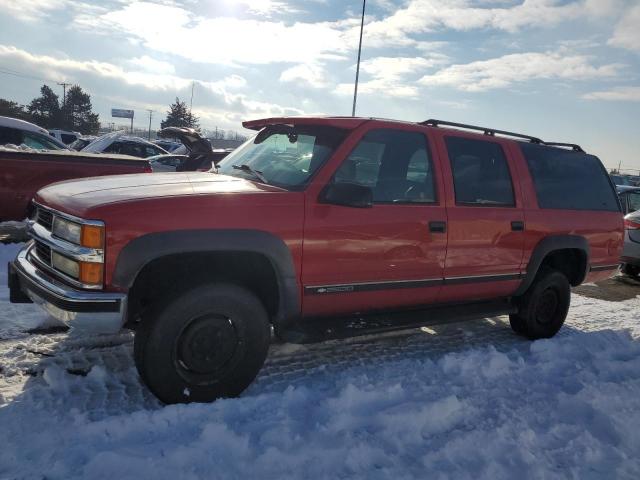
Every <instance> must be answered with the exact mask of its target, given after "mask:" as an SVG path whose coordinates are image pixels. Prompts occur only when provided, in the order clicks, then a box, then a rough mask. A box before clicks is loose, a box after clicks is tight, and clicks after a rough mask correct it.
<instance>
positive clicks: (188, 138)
mask: <svg viewBox="0 0 640 480" xmlns="http://www.w3.org/2000/svg"><path fill="white" fill-rule="evenodd" d="M158 136H159V137H161V138H177V139H178V140H180V141H181V142H182V144H183V145H184V146H185V147H187V149H188V150H189V151H190V152H191V153H192V154H193V155H207V154H209V153H211V150H213V148H212V147H211V142H209V140H207V139H206V138H204V137H202V136H201V135H200V134H199V133H198V132H197V131H196V130H194V129H193V128H187V127H166V128H163V129H162V130H160V131H159V132H158Z"/></svg>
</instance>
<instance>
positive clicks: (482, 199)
mask: <svg viewBox="0 0 640 480" xmlns="http://www.w3.org/2000/svg"><path fill="white" fill-rule="evenodd" d="M243 125H244V126H245V127H246V128H250V129H254V130H258V131H259V132H258V133H257V135H256V136H255V137H254V138H252V139H251V140H248V141H247V142H246V143H245V144H243V145H242V146H241V147H239V148H238V149H237V150H235V151H234V152H233V153H231V154H230V155H229V156H228V157H226V158H224V159H223V160H222V161H220V162H219V163H218V164H217V168H216V169H215V170H211V171H210V172H206V173H196V172H194V173H189V174H178V173H175V174H171V173H167V174H161V175H126V176H124V177H120V178H114V177H103V178H94V179H87V180H72V181H68V182H62V183H58V184H55V185H50V186H48V187H46V188H44V189H42V190H40V191H39V192H38V193H37V195H36V198H35V202H36V203H37V205H38V206H37V216H36V218H37V222H36V223H35V224H34V225H33V226H32V229H31V235H32V237H33V240H34V241H33V243H29V244H27V245H26V246H25V247H24V248H23V250H22V251H21V252H20V253H19V254H18V256H17V258H16V260H15V261H14V262H13V263H12V265H11V269H10V273H9V286H10V292H11V300H12V301H13V302H29V301H34V302H36V303H37V304H38V305H40V306H41V307H42V308H44V309H45V310H47V311H48V312H49V313H51V314H52V315H54V316H56V317H57V318H58V319H60V320H62V321H63V322H66V323H67V324H69V325H70V326H72V327H75V328H78V329H84V330H85V331H91V332H93V333H114V332H118V331H119V330H120V329H121V328H122V327H123V326H128V327H131V328H133V329H134V330H135V339H134V355H133V356H134V359H135V365H136V367H137V369H138V371H139V373H140V378H141V379H142V381H144V382H145V383H146V385H147V386H148V387H149V389H150V390H151V391H152V392H153V393H154V394H155V395H156V396H157V397H158V398H160V399H161V400H162V401H163V402H165V403H177V402H204V401H211V400H214V399H216V398H220V397H229V396H236V395H239V394H240V393H241V392H242V391H243V390H244V389H245V388H246V387H247V386H248V385H249V384H250V383H251V382H252V381H253V379H254V378H255V377H256V375H257V373H258V371H259V370H260V368H261V366H262V364H263V362H264V360H265V358H266V356H267V353H268V350H269V345H270V342H271V332H272V328H273V331H274V332H275V334H276V335H277V336H278V337H279V338H280V339H282V340H284V341H290V342H296V343H304V342H312V341H323V340H327V339H331V338H334V339H335V338H345V337H349V336H354V335H363V334H367V333H374V332H382V331H389V330H397V329H406V328H408V327H409V326H419V325H424V324H425V323H427V324H428V323H431V324H433V323H437V322H443V321H459V320H463V319H466V320H469V319H481V318H485V317H492V316H495V315H509V319H510V322H511V327H512V328H513V330H514V331H515V332H516V333H517V334H519V335H522V336H525V337H527V338H529V339H538V338H549V337H552V336H554V335H555V334H556V333H557V332H558V331H559V330H560V328H561V327H562V325H563V323H564V320H565V318H566V316H567V312H568V310H569V305H570V301H571V289H570V287H571V286H576V285H580V284H581V283H583V282H593V281H597V280H602V279H605V278H608V277H610V276H611V275H612V274H614V273H615V272H616V271H617V269H618V265H619V259H620V253H621V251H622V243H623V222H622V215H621V212H620V204H619V201H618V198H617V197H616V192H615V190H614V188H613V185H612V184H611V181H610V180H609V178H608V176H607V172H606V170H605V169H604V167H603V165H602V163H601V162H600V160H599V159H598V158H597V157H595V156H593V155H589V154H587V153H585V152H584V151H583V150H582V149H581V148H580V147H579V146H577V145H567V144H557V143H549V144H545V143H544V142H543V141H542V140H540V139H538V138H535V137H530V136H527V135H522V134H517V133H509V132H504V131H499V130H493V129H490V128H480V127H474V126H470V125H466V126H465V125H460V124H455V123H450V122H443V121H439V120H427V121H425V122H420V123H414V122H399V121H391V120H379V119H370V118H354V117H348V118H345V117H337V118H330V117H321V118H318V117H288V118H270V119H265V120H256V121H251V122H245V123H244V124H243ZM52 218H53V229H52V222H51V219H52ZM56 228H58V229H59V232H58V233H56V231H55V229H56ZM52 235H57V237H60V238H61V239H60V241H56V242H52V241H51V237H52ZM381 312H384V313H381ZM398 380H399V381H400V380H401V379H398Z"/></svg>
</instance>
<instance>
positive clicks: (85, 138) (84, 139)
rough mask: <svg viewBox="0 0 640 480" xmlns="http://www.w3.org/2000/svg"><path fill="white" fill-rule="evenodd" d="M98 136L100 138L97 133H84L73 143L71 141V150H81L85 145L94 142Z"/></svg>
mask: <svg viewBox="0 0 640 480" xmlns="http://www.w3.org/2000/svg"><path fill="white" fill-rule="evenodd" d="M96 138H98V137H96V136H95V135H82V136H80V137H78V138H77V139H76V140H75V141H74V142H73V143H71V144H70V145H69V148H70V149H71V150H75V151H77V152H79V151H80V150H82V149H83V148H84V147H86V146H87V145H89V144H90V143H91V142H93V141H94V140H95V139H96Z"/></svg>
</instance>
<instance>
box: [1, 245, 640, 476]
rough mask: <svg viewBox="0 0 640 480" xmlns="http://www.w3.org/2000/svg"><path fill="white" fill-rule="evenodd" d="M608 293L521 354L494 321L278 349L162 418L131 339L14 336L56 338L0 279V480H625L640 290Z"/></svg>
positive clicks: (638, 400) (578, 301) (638, 365)
mask: <svg viewBox="0 0 640 480" xmlns="http://www.w3.org/2000/svg"><path fill="white" fill-rule="evenodd" d="M17 248H18V247H17V246H15V245H14V246H2V245H0V261H1V262H2V265H4V264H5V263H6V260H8V259H9V258H11V257H13V256H14V255H15V252H16V250H17ZM614 287H615V285H614ZM581 288H582V290H580V291H581V292H582V293H584V294H588V295H590V297H598V296H599V293H598V292H599V290H598V288H599V287H595V286H586V287H581ZM636 290H637V292H636ZM615 292H622V294H621V296H620V298H616V299H617V300H619V301H615V302H612V301H607V300H599V299H596V298H590V297H587V296H582V295H575V294H574V296H573V299H572V303H573V305H572V308H571V311H570V314H569V315H570V316H569V319H568V322H567V325H566V326H565V327H564V328H563V330H562V331H561V333H560V334H559V335H558V336H557V337H556V338H554V339H552V340H544V341H538V342H534V343H531V342H528V341H525V340H522V339H520V338H518V337H516V336H515V335H513V334H512V332H511V330H510V328H509V327H508V322H506V320H505V318H495V319H483V320H478V321H475V322H467V323H464V324H456V325H448V326H446V327H434V328H430V329H422V330H410V331H406V332H400V333H396V334H392V335H385V336H381V337H377V338H360V339H354V340H349V341H343V342H326V343H322V344H318V345H311V346H304V347H302V346H294V345H282V344H277V345H274V346H273V347H272V351H271V352H270V355H269V359H268V362H267V365H266V366H265V368H264V369H263V371H262V373H261V374H260V376H259V378H258V379H257V380H256V382H255V383H254V384H253V385H252V386H251V387H250V388H249V390H248V391H247V392H246V393H245V394H244V395H243V396H242V397H241V398H238V399H229V400H222V401H218V402H216V403H214V404H210V405H195V404H194V405H182V406H169V407H163V406H161V405H160V404H159V403H158V402H157V401H156V400H155V399H154V398H153V397H152V395H151V394H150V393H149V392H148V391H147V390H146V389H145V388H144V387H143V386H141V384H140V382H139V380H138V377H137V374H136V372H135V368H134V366H133V361H132V358H131V336H130V335H128V334H121V335H112V336H107V337H76V336H74V335H69V334H66V333H48V334H43V333H38V331H37V330H36V331H35V333H34V332H32V333H27V331H28V330H31V329H34V328H48V327H53V326H55V324H53V323H52V322H51V321H49V320H47V319H46V318H45V317H44V316H43V315H42V314H41V313H40V312H39V311H38V310H37V309H36V308H35V307H34V306H32V305H11V304H10V303H8V291H7V288H6V273H5V272H4V269H3V270H2V273H0V445H1V447H0V479H4V478H45V477H46V478H48V479H69V478H91V479H101V478H108V479H115V478H118V479H125V478H132V479H140V478H154V479H165V478H166V479H176V478H181V479H198V478H206V479H216V478H237V479H246V478H261V479H262V478H267V479H268V478H274V479H275V478H277V479H280V478H292V479H299V478H327V479H329V478H330V479H334V478H367V479H377V478H380V479H387V478H394V479H396V480H399V479H405V478H456V479H465V478H473V479H476V478H487V479H501V478H505V479H506V478H509V479H511V478H519V479H520V478H524V479H526V478H580V479H585V478H586V479H589V478H628V479H637V478H640V343H639V342H638V337H639V336H640V326H639V320H640V300H639V299H637V298H635V295H636V293H640V284H639V285H633V284H631V285H627V284H621V285H620V287H619V290H617V289H616V290H615Z"/></svg>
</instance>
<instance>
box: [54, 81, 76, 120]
mask: <svg viewBox="0 0 640 480" xmlns="http://www.w3.org/2000/svg"><path fill="white" fill-rule="evenodd" d="M57 83H58V85H60V86H61V87H62V120H64V121H66V120H67V119H66V116H67V115H66V112H67V87H69V86H71V84H70V83H65V82H57ZM71 127H72V128H73V125H71Z"/></svg>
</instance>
